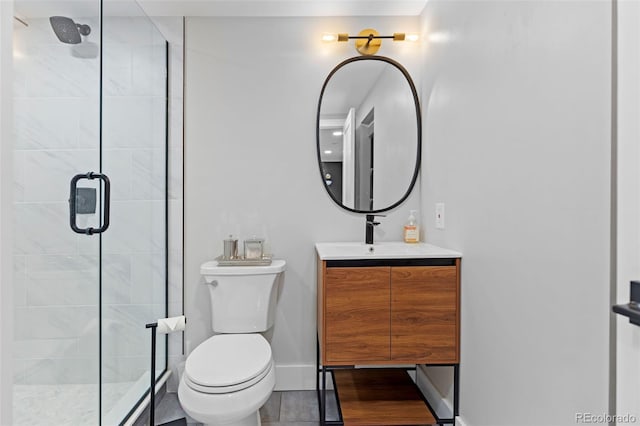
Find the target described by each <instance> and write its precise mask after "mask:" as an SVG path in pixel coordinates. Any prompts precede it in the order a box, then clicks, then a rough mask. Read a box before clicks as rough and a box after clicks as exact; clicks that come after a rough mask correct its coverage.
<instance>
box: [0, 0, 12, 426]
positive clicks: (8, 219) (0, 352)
mask: <svg viewBox="0 0 640 426" xmlns="http://www.w3.org/2000/svg"><path fill="white" fill-rule="evenodd" d="M12 42H13V2H12V1H1V2H0V323H1V324H2V325H1V326H0V348H1V349H0V424H3V425H6V424H10V423H11V419H12V407H11V403H12V398H11V394H12V382H13V369H12V364H13V363H12V358H13V353H12V344H11V342H12V340H13V305H12V302H13V286H12V285H11V281H12V272H13V267H12V265H13V258H12V243H13V239H12V237H13V235H12V234H13V233H12V224H13V209H12V207H13V205H12V196H13V194H12V192H13V167H12V163H13V141H12V134H13V112H12V111H13V96H12V94H11V93H12V89H13V87H12V82H13V60H12V59H13V57H12V56H13V49H12Z"/></svg>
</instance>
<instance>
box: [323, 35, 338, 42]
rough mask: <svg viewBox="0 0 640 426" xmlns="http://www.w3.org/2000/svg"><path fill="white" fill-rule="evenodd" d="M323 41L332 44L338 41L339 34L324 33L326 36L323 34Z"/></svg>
mask: <svg viewBox="0 0 640 426" xmlns="http://www.w3.org/2000/svg"><path fill="white" fill-rule="evenodd" d="M322 41H324V42H326V43H331V42H333V41H338V35H337V34H330V33H324V34H322Z"/></svg>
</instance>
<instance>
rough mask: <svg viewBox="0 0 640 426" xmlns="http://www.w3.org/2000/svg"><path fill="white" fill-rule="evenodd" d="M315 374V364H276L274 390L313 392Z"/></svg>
mask: <svg viewBox="0 0 640 426" xmlns="http://www.w3.org/2000/svg"><path fill="white" fill-rule="evenodd" d="M315 374H316V366H315V364H285V365H277V364H276V388H275V390H277V391H288V390H315V388H316V376H315Z"/></svg>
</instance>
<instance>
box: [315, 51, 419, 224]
mask: <svg viewBox="0 0 640 426" xmlns="http://www.w3.org/2000/svg"><path fill="white" fill-rule="evenodd" d="M419 117H420V113H419V105H418V101H417V96H416V92H415V88H414V86H413V83H412V82H411V81H410V77H409V75H408V73H407V72H406V70H404V68H402V67H401V66H400V65H399V64H397V63H396V62H394V61H392V60H390V59H388V58H383V57H379V56H372V57H357V58H352V59H350V60H347V61H345V62H343V63H342V64H340V65H338V66H337V67H336V68H335V69H334V70H333V71H332V73H331V74H330V75H329V77H328V78H327V81H326V82H325V86H324V88H323V91H322V94H321V98H320V104H319V109H318V123H317V125H318V128H317V135H318V159H319V162H320V169H321V173H322V177H323V180H324V184H325V187H326V188H327V191H328V192H329V194H330V196H331V198H332V199H333V200H334V201H335V202H336V203H338V204H339V205H341V206H343V207H344V208H346V209H348V210H352V211H358V212H379V211H384V210H389V209H391V208H393V207H395V206H396V205H398V204H399V203H401V202H402V201H403V200H404V199H405V198H406V197H407V196H408V195H409V193H410V191H411V188H412V186H413V183H414V182H415V179H416V176H417V171H418V169H419V152H420V123H419Z"/></svg>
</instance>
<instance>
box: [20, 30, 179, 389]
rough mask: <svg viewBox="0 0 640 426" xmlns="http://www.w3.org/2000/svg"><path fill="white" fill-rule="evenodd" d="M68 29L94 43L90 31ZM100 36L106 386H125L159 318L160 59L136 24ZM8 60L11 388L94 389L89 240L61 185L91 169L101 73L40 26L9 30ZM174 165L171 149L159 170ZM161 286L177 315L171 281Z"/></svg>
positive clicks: (94, 270)
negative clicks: (72, 223) (106, 218)
mask: <svg viewBox="0 0 640 426" xmlns="http://www.w3.org/2000/svg"><path fill="white" fill-rule="evenodd" d="M107 19H108V20H109V21H107ZM78 21H81V22H82V23H88V24H89V25H91V26H92V28H93V30H94V31H93V34H92V35H90V36H89V40H90V41H91V40H94V41H97V36H98V34H99V27H98V22H97V20H95V19H94V20H92V19H84V20H82V19H78ZM107 25H109V31H105V34H104V40H103V47H104V55H105V59H104V67H105V68H104V76H105V78H104V81H103V85H104V87H103V93H104V95H105V97H104V101H103V107H104V111H103V116H104V117H105V120H104V122H103V137H104V139H103V144H104V150H103V170H104V172H105V173H106V174H108V175H109V176H110V178H111V181H112V216H111V222H112V225H111V228H110V229H109V230H108V231H107V233H105V235H104V237H103V294H102V302H103V335H104V341H103V356H104V367H105V368H104V369H103V378H104V379H105V380H106V381H135V380H137V379H139V378H140V376H141V375H142V374H143V373H144V372H146V371H147V369H148V356H149V348H148V332H147V330H145V329H144V324H145V322H149V320H151V319H154V318H159V317H162V316H164V303H165V287H164V256H165V253H164V238H165V224H164V214H165V210H164V185H165V178H164V167H165V161H164V156H165V146H164V141H165V118H166V114H165V92H164V90H165V85H164V77H165V70H166V66H165V65H166V63H165V54H166V51H165V44H164V41H163V40H162V39H161V38H159V37H158V36H157V32H156V30H155V28H153V26H152V25H151V24H150V23H149V22H148V21H147V20H146V19H144V18H105V28H106V26H107ZM15 50H16V55H15V56H16V60H15V71H16V74H15V75H16V85H15V95H14V96H15V117H16V119H15V182H16V185H15V191H16V198H15V200H16V202H15V217H16V224H15V229H16V231H15V235H16V238H15V240H16V242H15V247H14V259H15V262H14V265H15V266H14V272H15V280H14V282H15V306H16V322H15V323H16V325H15V352H14V358H15V371H16V377H15V383H16V384H49V383H51V384H53V383H55V384H64V383H96V382H97V379H96V377H97V376H96V375H97V372H98V364H97V363H98V357H97V350H98V349H97V348H98V346H97V345H98V326H99V320H98V303H99V294H98V285H97V283H98V242H97V241H98V238H97V237H95V236H94V237H87V236H84V235H78V234H74V233H72V232H71V230H70V229H69V224H68V204H67V199H68V197H69V194H68V191H69V179H70V178H71V176H73V175H74V174H76V173H82V172H87V171H90V170H98V169H99V163H98V161H99V152H98V142H97V141H98V140H99V131H100V122H99V120H100V111H99V105H100V101H99V89H100V86H99V73H98V70H99V62H98V59H97V58H94V59H86V58H78V57H74V56H73V55H72V54H71V47H70V46H69V45H64V44H62V43H60V42H59V41H58V40H57V39H56V38H55V35H54V34H53V31H52V30H51V27H50V25H49V22H48V20H47V19H31V20H29V27H24V28H18V29H16V32H15ZM180 60H181V55H180ZM178 68H179V70H180V72H181V70H182V67H181V66H180V67H178ZM181 96H182V95H181V93H180V96H179V98H180V100H181ZM170 115H171V116H173V115H174V114H173V113H170ZM179 116H180V120H181V118H182V116H181V113H180V114H179ZM181 128H182V127H181V125H180V129H181ZM179 132H180V141H179V143H180V147H181V143H182V139H181V130H179ZM171 139H172V138H170V140H171ZM177 153H179V154H180V158H175V157H174V155H176V154H177ZM181 155H182V151H181V148H180V149H177V148H176V147H175V146H172V147H171V148H170V170H173V171H176V166H175V164H174V162H177V163H176V164H178V163H179V165H180V166H181V164H182V161H181ZM181 176H182V170H181V167H180V170H179V180H178V181H176V179H174V178H173V177H170V179H169V181H170V187H171V188H173V189H172V190H171V193H170V198H171V200H172V201H171V202H170V211H171V213H170V215H171V216H172V221H173V220H174V219H175V218H176V216H175V214H178V213H179V214H180V217H181V213H182V208H181V201H177V200H181V197H182V194H181V191H177V190H176V189H175V188H181V180H182V178H181ZM178 203H179V204H180V207H179V208H178V207H176V206H175V204H178ZM179 228H180V231H181V226H179ZM172 229H173V228H172ZM170 232H175V231H173V230H171V229H170ZM170 241H172V245H173V244H177V245H178V246H177V247H176V248H175V249H174V248H171V249H170V250H169V251H170V258H171V259H172V260H171V262H172V266H171V269H172V270H174V269H175V268H176V267H179V266H180V265H179V263H178V262H179V261H181V259H182V255H181V250H182V249H181V247H182V240H181V236H180V239H179V241H178V240H177V239H176V238H171V236H170ZM170 275H171V285H170V292H172V293H179V295H180V299H179V301H178V303H179V304H180V312H181V296H182V287H181V272H180V273H176V272H170ZM178 287H179V291H178ZM171 309H172V310H174V309H175V307H174V306H172V307H171ZM180 346H181V345H180ZM180 353H181V352H180Z"/></svg>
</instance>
